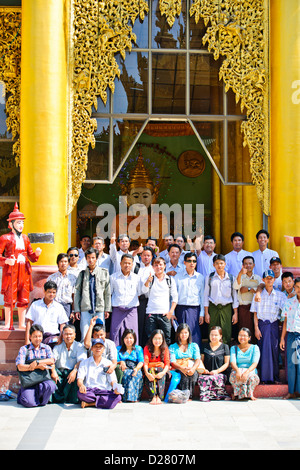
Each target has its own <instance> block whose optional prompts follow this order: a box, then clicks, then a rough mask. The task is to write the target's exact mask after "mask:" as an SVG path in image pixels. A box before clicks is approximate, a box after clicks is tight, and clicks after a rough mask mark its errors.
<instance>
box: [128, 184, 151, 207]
mask: <svg viewBox="0 0 300 470" xmlns="http://www.w3.org/2000/svg"><path fill="white" fill-rule="evenodd" d="M153 198H154V194H153V193H152V191H151V189H150V188H147V187H144V188H143V187H140V188H139V187H136V188H131V189H130V191H129V194H128V196H127V203H128V205H129V206H132V205H133V204H138V205H140V204H141V205H144V206H146V207H147V209H148V208H149V207H150V206H151V204H152V201H153Z"/></svg>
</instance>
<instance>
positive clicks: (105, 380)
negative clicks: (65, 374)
mask: <svg viewBox="0 0 300 470" xmlns="http://www.w3.org/2000/svg"><path fill="white" fill-rule="evenodd" d="M111 363H112V362H111V361H110V360H109V359H106V358H105V357H103V356H102V358H101V361H100V364H98V365H97V364H96V363H95V361H94V357H93V356H91V357H89V358H88V359H85V360H84V361H82V362H81V363H80V366H79V369H78V372H77V379H82V380H83V383H84V385H85V386H86V387H88V388H98V389H100V390H112V387H111V382H117V377H116V374H115V371H113V372H112V373H111V374H107V373H106V372H105V371H104V367H109V366H110V365H111Z"/></svg>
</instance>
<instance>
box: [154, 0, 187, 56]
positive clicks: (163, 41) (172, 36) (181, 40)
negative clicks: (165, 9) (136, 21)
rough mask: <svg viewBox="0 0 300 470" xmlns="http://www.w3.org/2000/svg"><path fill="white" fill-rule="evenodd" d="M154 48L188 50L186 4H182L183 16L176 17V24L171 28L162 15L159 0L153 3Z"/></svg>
mask: <svg viewBox="0 0 300 470" xmlns="http://www.w3.org/2000/svg"><path fill="white" fill-rule="evenodd" d="M152 48H153V49H158V48H159V49H185V48H186V2H184V1H183V2H182V10H181V15H180V16H179V17H177V16H176V17H175V22H174V24H173V26H172V27H170V26H169V24H168V22H167V19H166V16H165V15H163V16H162V15H161V14H160V9H159V0H153V1H152Z"/></svg>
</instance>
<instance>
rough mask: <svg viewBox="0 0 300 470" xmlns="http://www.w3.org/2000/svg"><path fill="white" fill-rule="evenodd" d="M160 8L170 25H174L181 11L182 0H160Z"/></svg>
mask: <svg viewBox="0 0 300 470" xmlns="http://www.w3.org/2000/svg"><path fill="white" fill-rule="evenodd" d="M159 10H160V13H161V14H162V15H165V16H166V18H167V22H168V25H169V26H173V24H174V21H175V16H179V15H180V13H181V0H159Z"/></svg>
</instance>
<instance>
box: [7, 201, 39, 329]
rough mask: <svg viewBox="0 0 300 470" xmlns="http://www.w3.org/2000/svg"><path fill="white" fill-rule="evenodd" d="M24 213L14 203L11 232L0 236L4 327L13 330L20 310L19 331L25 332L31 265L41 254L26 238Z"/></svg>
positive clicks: (9, 224)
mask: <svg viewBox="0 0 300 470" xmlns="http://www.w3.org/2000/svg"><path fill="white" fill-rule="evenodd" d="M24 219H25V217H24V214H22V212H20V211H19V208H18V204H17V203H15V207H14V210H13V212H11V213H10V214H9V218H8V219H7V220H8V227H9V228H10V229H11V232H9V233H7V234H5V235H2V236H1V237H0V266H1V267H2V268H3V272H2V288H1V294H3V296H4V312H5V326H4V329H9V330H13V329H14V327H13V309H14V306H15V305H17V307H18V317H19V328H20V329H25V313H26V309H27V307H28V304H29V294H30V291H32V289H33V284H32V278H31V264H30V262H29V261H31V262H33V263H35V262H36V261H37V260H38V259H39V256H40V254H41V252H42V250H41V249H40V248H37V249H36V250H35V252H34V251H33V249H32V247H31V245H30V241H29V238H28V236H27V235H23V233H22V231H23V228H24Z"/></svg>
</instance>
